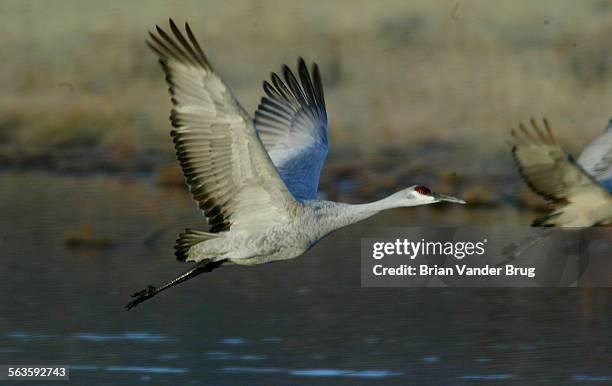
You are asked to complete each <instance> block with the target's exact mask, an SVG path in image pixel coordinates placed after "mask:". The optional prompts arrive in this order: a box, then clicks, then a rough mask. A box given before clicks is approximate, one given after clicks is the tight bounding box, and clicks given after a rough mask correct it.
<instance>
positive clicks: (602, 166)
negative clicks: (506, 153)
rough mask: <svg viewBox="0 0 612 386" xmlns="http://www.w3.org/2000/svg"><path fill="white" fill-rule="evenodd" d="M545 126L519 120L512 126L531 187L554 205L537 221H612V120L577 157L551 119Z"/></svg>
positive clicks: (544, 223) (561, 224)
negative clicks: (568, 150)
mask: <svg viewBox="0 0 612 386" xmlns="http://www.w3.org/2000/svg"><path fill="white" fill-rule="evenodd" d="M543 123H544V128H543V129H542V128H541V127H540V126H539V124H538V123H537V122H536V121H535V120H533V119H532V120H531V128H530V129H528V128H527V127H525V126H524V125H522V124H521V125H519V129H518V130H513V131H512V136H513V142H514V143H513V148H512V154H513V155H514V159H515V160H516V162H517V164H518V167H519V172H520V174H521V176H522V177H523V179H524V180H525V182H527V184H528V185H529V187H530V188H531V189H532V190H533V191H534V192H536V193H538V194H539V195H540V196H542V197H544V198H545V199H546V200H548V201H549V202H550V204H551V206H552V210H551V211H550V213H548V214H547V215H546V216H544V217H542V218H539V219H536V220H535V221H534V223H533V225H535V226H553V227H588V226H594V225H608V224H611V223H612V194H611V193H612V119H611V120H610V122H609V123H608V126H607V127H606V129H605V130H604V132H603V134H602V135H601V136H599V137H598V138H597V139H596V140H595V141H594V142H592V143H591V144H590V145H588V146H587V147H586V148H585V149H584V150H583V152H582V154H581V155H580V157H579V158H578V160H577V161H574V158H573V157H572V156H571V155H568V154H566V153H565V152H564V151H563V149H562V148H561V146H560V145H559V144H558V143H557V141H556V140H555V137H554V135H553V130H552V129H551V127H550V125H549V123H548V121H547V120H546V119H544V120H543Z"/></svg>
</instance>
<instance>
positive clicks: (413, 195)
mask: <svg viewBox="0 0 612 386" xmlns="http://www.w3.org/2000/svg"><path fill="white" fill-rule="evenodd" d="M406 190H407V193H408V196H409V198H410V199H411V200H414V201H415V202H419V203H420V204H433V203H435V202H440V201H448V202H454V203H456V204H465V201H463V200H462V199H460V198H457V197H453V196H447V195H445V194H441V193H436V192H432V191H431V189H429V188H428V187H426V186H423V185H414V186H411V187H410V188H408V189H406Z"/></svg>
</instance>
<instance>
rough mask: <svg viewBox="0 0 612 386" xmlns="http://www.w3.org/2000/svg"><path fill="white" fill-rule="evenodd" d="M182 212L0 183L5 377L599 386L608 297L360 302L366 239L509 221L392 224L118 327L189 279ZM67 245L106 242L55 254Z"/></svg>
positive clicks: (238, 274) (482, 214)
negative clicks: (178, 239)
mask: <svg viewBox="0 0 612 386" xmlns="http://www.w3.org/2000/svg"><path fill="white" fill-rule="evenodd" d="M194 207H195V206H194V204H193V203H192V202H191V201H190V199H189V197H188V195H187V194H186V193H184V192H182V191H178V190H167V189H161V188H159V187H157V186H155V185H154V184H152V183H151V181H149V180H147V179H146V178H140V179H134V178H130V177H125V178H111V177H104V176H95V177H58V176H50V175H46V174H34V173H32V174H26V175H23V174H15V173H3V174H0V214H1V215H2V219H0V247H1V251H2V261H1V262H0V267H1V271H0V272H1V279H2V280H0V291H1V292H0V293H2V295H3V296H2V297H0V364H67V365H70V367H71V369H72V374H71V379H72V382H71V383H73V384H79V385H82V384H96V383H103V384H126V385H134V384H180V385H190V384H194V385H196V384H206V385H210V384H214V385H247V384H248V385H316V384H320V385H329V384H332V383H333V384H347V385H348V384H350V385H355V384H357V385H406V384H415V383H430V384H444V383H450V384H472V383H489V382H491V383H500V384H516V383H539V384H551V383H561V384H576V383H594V384H606V383H612V369H611V366H610V363H612V349H611V348H612V338H611V335H610V331H612V300H610V292H609V291H607V290H589V289H582V290H578V289H569V288H568V289H527V288H525V289H457V288H361V287H360V266H359V249H358V248H359V242H358V241H359V239H360V237H365V236H367V235H368V232H370V231H371V230H372V229H373V228H376V227H382V226H387V225H393V226H408V225H425V224H436V225H440V224H445V225H448V224H475V225H487V224H495V223H499V222H500V221H503V222H505V224H507V225H516V224H519V223H522V222H526V221H528V218H529V217H530V215H529V214H521V213H517V212H515V211H514V210H512V209H504V210H499V209H498V210H478V211H470V210H469V209H468V208H458V207H450V206H449V207H446V208H444V209H445V210H444V209H435V208H418V209H413V210H400V211H394V212H389V213H386V214H382V215H380V216H378V217H376V218H374V219H371V220H369V221H367V222H365V223H363V224H361V225H358V226H355V227H351V228H347V229H344V230H341V231H339V232H337V233H335V234H333V235H332V236H330V237H328V238H327V239H325V240H323V241H322V242H321V243H319V244H318V245H317V246H315V247H314V248H313V249H312V250H311V251H310V252H308V254H307V255H306V256H304V257H302V258H300V259H297V260H294V261H289V262H281V263H275V264H270V265H265V266H259V267H224V268H222V269H219V270H218V271H215V272H214V273H212V274H210V275H208V276H201V277H199V278H197V279H195V280H192V281H190V282H187V283H185V284H182V285H181V286H179V287H176V288H174V289H172V290H169V291H168V292H166V293H164V294H162V295H160V296H159V297H157V298H155V299H153V300H151V301H148V302H146V303H144V304H142V305H141V306H139V307H137V308H135V309H134V310H132V311H130V312H126V311H125V310H124V308H123V306H124V305H125V304H126V303H127V301H128V300H129V295H130V294H131V293H132V292H134V291H136V290H138V289H140V288H142V287H144V286H145V285H147V284H149V283H153V284H158V283H160V282H162V281H165V280H167V279H169V278H171V277H174V275H176V274H178V273H180V272H181V271H182V270H184V269H185V268H186V267H187V266H185V265H182V264H181V263H179V262H176V261H175V260H174V258H173V256H172V243H173V240H174V238H175V235H176V233H177V232H178V230H179V229H181V228H182V227H184V226H186V225H188V226H193V225H197V224H198V222H199V221H200V220H199V217H198V214H197V212H196V211H195V210H194ZM177 219H179V220H180V225H176V226H172V227H171V230H170V231H168V232H163V233H161V236H160V238H159V239H158V240H155V241H153V242H151V241H149V242H147V235H149V234H150V233H151V232H154V231H156V230H158V229H160V228H163V227H164V226H165V225H166V224H172V223H173V222H174V221H175V220H177ZM74 234H77V235H78V234H86V235H89V236H91V237H94V238H99V239H105V240H107V241H108V242H107V243H103V244H100V245H98V246H97V247H88V246H78V245H77V246H76V247H68V246H66V245H65V240H66V239H67V238H68V237H69V236H70V235H74ZM70 237H72V236H70ZM23 384H26V383H25V382H24V383H23ZM35 384H40V383H35Z"/></svg>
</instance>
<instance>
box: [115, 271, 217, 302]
mask: <svg viewBox="0 0 612 386" xmlns="http://www.w3.org/2000/svg"><path fill="white" fill-rule="evenodd" d="M223 263H225V260H219V261H213V262H211V261H201V262H199V263H197V264H196V265H195V266H193V267H192V268H191V269H190V270H188V271H187V272H185V273H183V274H182V275H180V276H179V277H177V278H175V279H173V280H171V281H169V282H168V283H166V284H163V285H161V286H159V287H155V286H152V285H149V286H148V287H147V288H145V289H143V290H141V291H138V292H136V293H135V294H133V295H132V297H133V298H134V300H132V301H131V302H129V303H128V304H127V305H126V306H125V307H126V308H127V309H128V310H130V309H132V308H134V307H136V306H137V305H139V304H140V303H142V302H144V301H145V300H147V299H150V298H152V297H153V296H155V295H157V294H158V293H160V292H162V291H163V290H166V289H168V288H170V287H172V286H175V285H177V284H179V283H182V282H184V281H187V280H189V279H191V278H194V277H196V276H198V275H199V274H201V273H204V272H211V271H212V270H214V269H216V268H219V267H220V266H221V265H222V264H223Z"/></svg>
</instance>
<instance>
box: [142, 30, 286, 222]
mask: <svg viewBox="0 0 612 386" xmlns="http://www.w3.org/2000/svg"><path fill="white" fill-rule="evenodd" d="M170 27H171V30H172V32H173V35H174V36H173V37H171V36H170V35H168V34H167V33H166V32H164V31H163V30H162V29H161V28H159V27H157V34H154V33H151V34H150V36H151V40H150V41H149V42H148V43H149V46H150V47H151V48H152V49H153V50H154V51H155V52H156V53H157V54H158V56H159V58H160V63H161V65H162V68H163V70H164V72H165V73H166V81H167V82H168V84H169V86H170V88H169V91H170V94H171V95H172V104H173V108H172V114H171V117H170V119H171V121H172V125H173V126H174V127H175V129H174V130H173V131H172V133H171V134H172V137H173V141H174V144H175V149H176V154H177V157H178V159H179V162H180V164H181V168H182V170H183V174H184V175H185V179H186V181H187V184H188V186H189V188H190V191H191V193H192V195H193V198H194V199H195V200H196V201H197V203H198V206H199V207H200V209H202V211H203V212H204V215H205V216H206V218H207V219H208V221H209V223H210V225H211V229H210V232H212V233H216V232H222V231H226V230H228V229H230V227H231V228H232V230H234V229H245V228H258V229H261V228H262V227H266V226H269V225H271V224H275V223H282V222H283V221H286V220H287V219H288V211H290V210H292V209H291V207H292V206H295V205H296V202H295V200H294V198H293V196H292V195H291V193H290V192H289V191H288V190H287V187H286V186H285V184H284V183H283V181H282V180H281V179H280V177H279V175H278V173H277V171H276V169H275V168H274V165H273V164H272V162H271V160H270V158H269V157H268V155H267V153H266V151H265V149H264V148H263V146H262V143H261V141H260V140H259V138H258V136H257V133H256V131H255V128H254V127H253V123H252V120H251V119H250V117H249V116H248V115H247V114H246V112H245V111H244V109H243V108H242V107H241V106H240V104H239V103H238V101H237V100H236V99H235V98H234V96H233V95H232V93H231V92H230V90H229V89H228V87H227V86H226V85H225V83H224V82H223V81H222V80H221V78H220V77H219V76H218V75H217V74H216V73H215V72H214V71H213V69H212V67H211V66H210V64H209V62H208V60H207V58H206V56H205V55H204V53H203V51H202V49H201V48H200V46H199V44H198V42H197V41H196V39H195V37H194V35H193V33H192V32H191V30H190V28H189V25H187V24H185V28H186V32H187V38H188V39H189V40H187V39H186V38H185V37H184V35H183V34H182V33H181V31H180V30H179V29H178V28H177V27H176V25H175V24H174V23H173V22H172V20H170Z"/></svg>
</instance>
